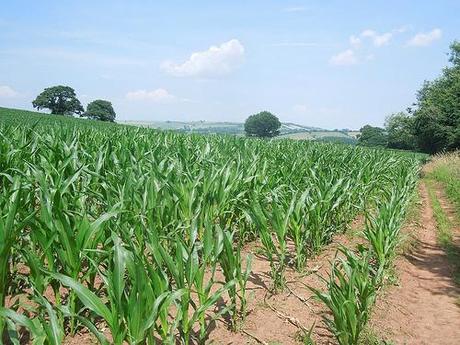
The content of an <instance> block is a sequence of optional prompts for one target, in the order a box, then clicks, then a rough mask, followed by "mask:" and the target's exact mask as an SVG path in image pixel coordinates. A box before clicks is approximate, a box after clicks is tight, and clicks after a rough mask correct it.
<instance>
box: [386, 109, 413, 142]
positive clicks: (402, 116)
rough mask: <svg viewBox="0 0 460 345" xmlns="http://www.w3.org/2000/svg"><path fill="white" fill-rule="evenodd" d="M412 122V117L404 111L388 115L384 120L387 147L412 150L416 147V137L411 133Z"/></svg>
mask: <svg viewBox="0 0 460 345" xmlns="http://www.w3.org/2000/svg"><path fill="white" fill-rule="evenodd" d="M413 123H414V120H413V118H412V117H410V116H409V115H408V114H406V113H404V112H399V113H396V114H392V115H390V116H388V117H387V119H386V121H385V129H386V132H387V133H388V147H389V148H393V149H401V150H414V149H415V148H416V138H415V136H414V134H413Z"/></svg>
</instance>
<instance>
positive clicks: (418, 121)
mask: <svg viewBox="0 0 460 345" xmlns="http://www.w3.org/2000/svg"><path fill="white" fill-rule="evenodd" d="M450 49H451V52H450V57H449V62H451V63H452V66H450V67H447V68H444V70H443V71H442V74H441V76H440V77H439V78H437V79H435V80H434V81H431V82H429V81H425V83H424V84H423V87H422V88H421V89H420V90H419V91H418V94H417V102H416V103H415V104H414V107H413V109H411V112H412V114H413V133H414V135H415V136H416V141H417V146H418V147H419V148H420V149H421V150H422V151H424V152H427V153H435V152H439V151H443V150H455V149H459V148H460V42H456V41H455V42H453V43H452V44H451V46H450Z"/></svg>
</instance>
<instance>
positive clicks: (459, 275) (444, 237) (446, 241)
mask: <svg viewBox="0 0 460 345" xmlns="http://www.w3.org/2000/svg"><path fill="white" fill-rule="evenodd" d="M425 182H426V185H427V187H428V195H429V198H430V203H431V206H432V208H433V216H434V219H435V221H436V231H437V234H436V236H437V240H438V243H439V245H440V246H441V247H442V248H443V249H444V251H445V252H446V255H447V259H448V260H449V262H450V264H451V266H452V271H453V272H452V276H453V279H454V281H455V283H456V284H458V285H460V248H458V246H457V245H456V244H455V243H454V237H453V233H452V229H453V228H454V224H453V222H452V221H451V220H450V219H449V217H448V215H447V213H446V212H445V211H444V209H443V208H442V205H441V203H440V202H439V199H438V197H437V195H436V191H435V188H436V187H435V184H436V181H434V180H433V179H430V178H426V179H425ZM457 218H459V214H458V213H457ZM459 302H460V300H459Z"/></svg>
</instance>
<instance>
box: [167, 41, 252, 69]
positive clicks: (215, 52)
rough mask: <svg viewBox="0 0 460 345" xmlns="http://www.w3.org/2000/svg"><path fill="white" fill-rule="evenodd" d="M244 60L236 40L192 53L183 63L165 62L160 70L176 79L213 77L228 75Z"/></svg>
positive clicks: (239, 44)
mask: <svg viewBox="0 0 460 345" xmlns="http://www.w3.org/2000/svg"><path fill="white" fill-rule="evenodd" d="M243 59H244V47H243V45H242V44H241V43H240V41H238V40H237V39H232V40H230V41H228V42H224V43H222V44H221V45H219V46H211V47H210V48H209V49H208V50H205V51H201V52H196V53H193V54H192V55H191V56H190V58H189V59H188V60H187V61H185V62H184V63H174V62H171V61H165V62H163V63H162V64H161V68H162V69H163V70H164V71H166V72H167V73H169V74H171V75H174V76H176V77H215V76H221V75H225V74H229V73H230V72H231V71H233V70H234V69H235V68H236V67H238V66H239V65H240V64H241V63H242V62H243Z"/></svg>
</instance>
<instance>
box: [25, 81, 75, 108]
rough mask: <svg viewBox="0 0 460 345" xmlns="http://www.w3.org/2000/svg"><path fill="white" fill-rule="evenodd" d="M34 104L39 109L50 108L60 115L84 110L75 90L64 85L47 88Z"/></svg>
mask: <svg viewBox="0 0 460 345" xmlns="http://www.w3.org/2000/svg"><path fill="white" fill-rule="evenodd" d="M32 105H33V106H34V108H37V109H38V110H40V109H49V110H51V114H58V115H73V114H81V113H82V112H83V111H84V109H83V106H82V105H81V103H80V101H79V100H78V99H77V97H76V94H75V90H74V89H72V88H71V87H69V86H62V85H58V86H53V87H48V88H46V89H45V90H44V91H43V92H42V93H41V94H39V95H38V96H37V98H35V100H34V101H33V102H32Z"/></svg>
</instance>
